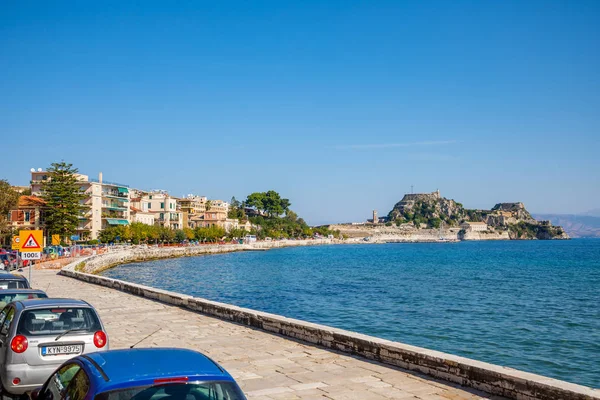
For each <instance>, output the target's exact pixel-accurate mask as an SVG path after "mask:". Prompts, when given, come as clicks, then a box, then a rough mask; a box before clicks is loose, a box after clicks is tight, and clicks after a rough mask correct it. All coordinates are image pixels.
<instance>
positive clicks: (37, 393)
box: [29, 389, 40, 400]
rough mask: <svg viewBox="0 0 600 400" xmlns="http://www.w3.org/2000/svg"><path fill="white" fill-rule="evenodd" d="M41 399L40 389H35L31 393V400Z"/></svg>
mask: <svg viewBox="0 0 600 400" xmlns="http://www.w3.org/2000/svg"><path fill="white" fill-rule="evenodd" d="M39 397H40V389H35V390H34V391H32V392H30V393H29V399H30V400H38V398H39Z"/></svg>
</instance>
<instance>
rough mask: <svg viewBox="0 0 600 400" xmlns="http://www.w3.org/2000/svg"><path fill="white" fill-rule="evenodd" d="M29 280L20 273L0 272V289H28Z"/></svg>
mask: <svg viewBox="0 0 600 400" xmlns="http://www.w3.org/2000/svg"><path fill="white" fill-rule="evenodd" d="M29 288H31V286H29V281H28V280H27V279H26V278H25V277H24V276H22V275H18V274H9V273H7V272H0V289H29Z"/></svg>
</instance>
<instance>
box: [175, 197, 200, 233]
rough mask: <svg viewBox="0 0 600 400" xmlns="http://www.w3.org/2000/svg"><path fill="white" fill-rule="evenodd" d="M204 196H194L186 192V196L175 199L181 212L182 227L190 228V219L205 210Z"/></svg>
mask: <svg viewBox="0 0 600 400" xmlns="http://www.w3.org/2000/svg"><path fill="white" fill-rule="evenodd" d="M207 201H208V198H207V197H206V196H195V195H193V194H188V195H187V196H186V197H184V198H181V199H177V202H178V203H179V205H180V208H181V212H182V213H183V227H184V228H191V227H192V226H191V219H192V218H196V217H197V216H199V215H202V214H203V213H204V211H206V202H207Z"/></svg>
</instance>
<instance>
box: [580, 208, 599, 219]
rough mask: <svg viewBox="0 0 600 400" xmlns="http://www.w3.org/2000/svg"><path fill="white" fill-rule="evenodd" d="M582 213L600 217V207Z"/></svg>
mask: <svg viewBox="0 0 600 400" xmlns="http://www.w3.org/2000/svg"><path fill="white" fill-rule="evenodd" d="M581 215H586V216H588V217H600V208H594V209H593V210H590V211H588V212H584V213H582V214H581Z"/></svg>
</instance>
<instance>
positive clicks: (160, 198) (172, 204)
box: [141, 190, 183, 229]
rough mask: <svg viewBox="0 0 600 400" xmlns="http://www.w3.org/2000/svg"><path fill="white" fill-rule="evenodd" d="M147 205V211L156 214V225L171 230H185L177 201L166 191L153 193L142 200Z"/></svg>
mask: <svg viewBox="0 0 600 400" xmlns="http://www.w3.org/2000/svg"><path fill="white" fill-rule="evenodd" d="M141 201H142V202H143V203H146V206H147V211H148V212H150V213H152V214H154V221H155V223H157V224H159V225H160V226H164V227H167V228H171V229H182V228H183V213H182V212H181V210H180V209H179V207H178V204H177V199H176V198H175V197H171V196H170V195H169V193H167V192H166V191H164V190H158V191H152V192H149V193H148V194H146V195H144V196H143V197H142V199H141Z"/></svg>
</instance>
